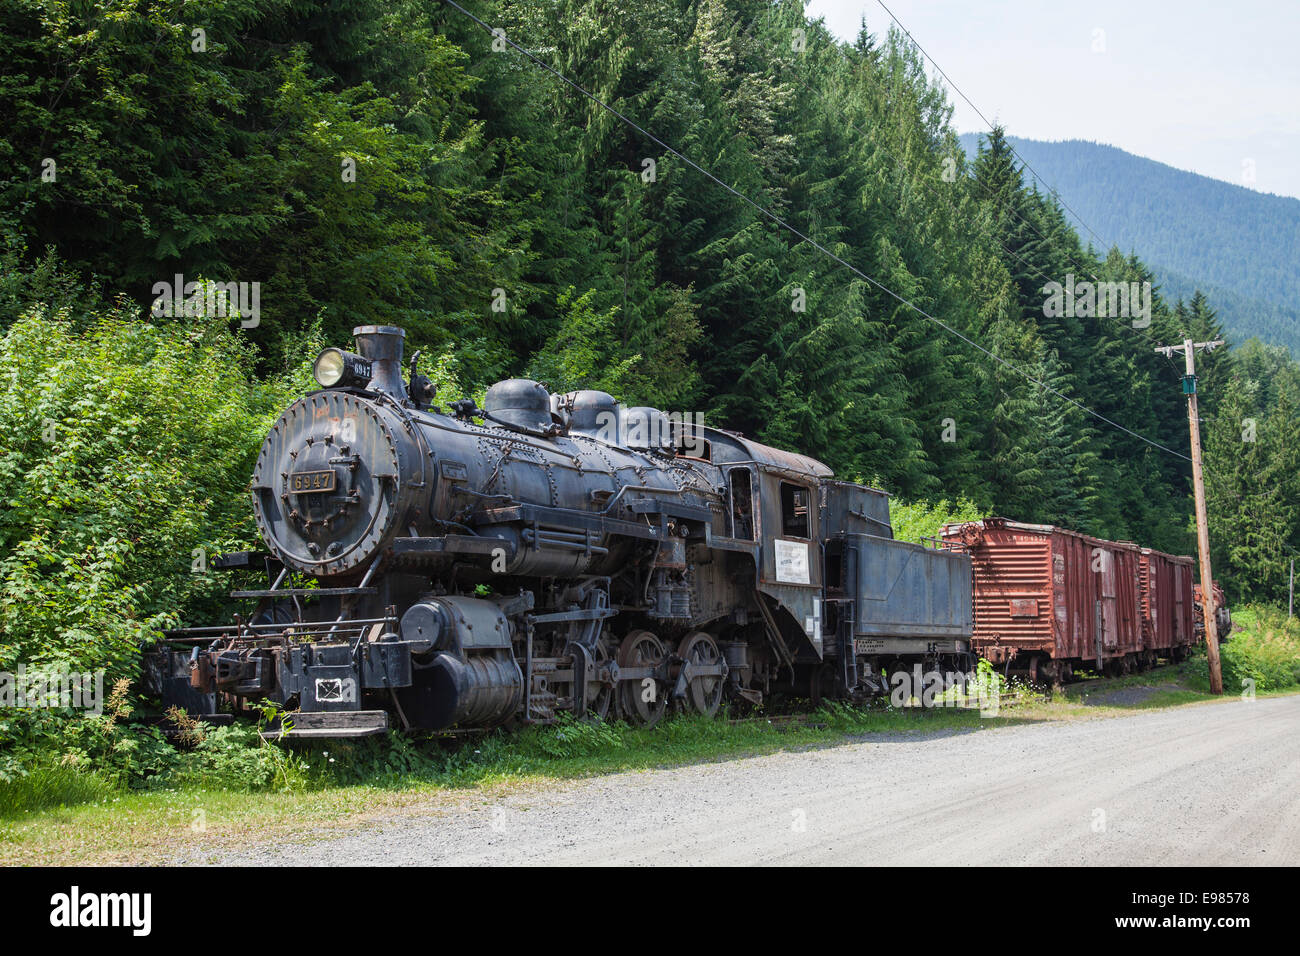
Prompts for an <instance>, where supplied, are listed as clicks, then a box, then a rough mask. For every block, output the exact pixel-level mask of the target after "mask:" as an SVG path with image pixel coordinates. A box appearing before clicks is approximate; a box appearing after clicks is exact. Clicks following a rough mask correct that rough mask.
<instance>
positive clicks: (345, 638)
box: [150, 326, 972, 737]
mask: <svg viewBox="0 0 1300 956" xmlns="http://www.w3.org/2000/svg"><path fill="white" fill-rule="evenodd" d="M353 334H354V338H355V341H356V345H355V352H353V351H344V350H341V349H333V348H331V349H326V350H325V351H324V352H322V353H321V355H320V356H319V357H318V359H317V361H316V366H315V374H316V378H317V382H318V383H319V385H320V386H321V387H320V389H319V390H317V391H313V392H311V393H310V394H307V395H305V396H303V397H302V398H300V399H299V400H297V401H295V402H294V403H293V404H292V405H290V406H289V407H288V408H287V409H285V411H284V413H283V414H282V415H281V416H280V418H279V420H278V421H277V422H276V423H275V425H274V426H273V427H272V428H271V431H270V433H269V434H268V435H267V437H266V439H265V442H264V443H263V445H262V448H261V452H260V454H259V455H258V458H257V463H256V467H255V470H254V473H253V477H252V483H251V489H252V503H253V511H254V514H255V517H256V521H257V527H258V529H259V532H260V534H261V537H262V540H263V542H264V544H265V551H264V552H262V553H255V554H254V553H242V554H236V555H227V556H224V557H223V559H221V561H220V562H219V563H220V564H221V565H222V566H225V567H243V568H250V569H251V568H258V567H260V568H262V569H264V570H265V571H266V573H267V582H266V586H265V587H264V588H260V589H253V590H243V591H236V592H234V593H233V596H234V597H236V598H240V599H247V600H249V601H255V602H256V605H255V610H254V611H253V612H252V613H250V614H249V615H247V616H246V617H239V618H236V619H235V621H234V622H233V623H231V624H228V625H219V626H215V627H200V628H190V629H186V630H182V631H173V632H169V633H168V634H167V635H165V637H166V639H165V641H163V642H162V643H161V644H160V646H159V648H158V649H157V650H156V652H155V653H153V654H152V655H151V657H150V672H151V673H152V674H153V676H154V679H155V681H156V684H155V686H156V689H157V690H158V691H159V692H160V693H161V694H162V696H163V697H164V698H165V699H167V700H168V701H169V702H173V703H179V704H181V705H182V706H185V707H186V709H187V710H189V711H190V712H191V713H192V714H193V713H200V714H201V713H212V712H214V711H216V710H218V709H219V708H221V707H226V708H227V709H228V708H230V707H231V706H235V707H239V706H241V705H243V704H247V703H250V702H258V701H262V700H270V701H274V702H276V703H278V704H279V705H280V706H281V707H282V708H284V709H285V710H286V711H288V712H290V717H289V719H288V720H286V721H285V723H284V727H283V728H282V729H283V730H284V731H287V732H288V733H289V734H290V735H291V736H300V737H311V736H361V735H366V734H372V733H379V732H383V731H384V730H386V729H388V728H389V727H398V728H405V729H429V730H446V729H480V728H488V727H493V726H498V725H501V724H505V723H508V722H518V723H539V722H540V723H545V722H550V721H553V720H555V719H556V716H557V714H559V713H561V712H566V711H567V712H570V713H574V714H578V715H582V714H594V715H598V716H603V717H615V716H617V717H622V718H624V719H628V720H630V721H634V722H637V723H640V724H653V723H654V722H656V721H657V720H658V719H659V718H660V717H661V716H662V714H663V713H664V712H665V710H666V709H667V708H668V707H669V706H675V707H680V708H685V709H689V710H692V711H695V712H698V713H703V714H709V715H712V714H714V713H715V712H717V710H718V709H719V707H720V706H721V705H722V703H723V701H724V700H731V701H733V702H734V703H735V704H736V705H737V706H751V705H758V704H761V703H762V702H763V701H764V700H765V698H766V697H768V696H770V695H772V694H787V695H796V696H801V697H809V698H812V699H814V700H816V699H818V698H821V697H829V696H837V697H846V698H852V699H863V698H867V697H870V696H873V695H876V694H880V693H882V692H885V691H886V689H887V688H886V684H885V679H884V673H885V672H886V671H888V670H891V669H895V668H897V667H899V666H903V665H907V666H910V665H911V663H912V662H917V663H926V664H928V665H932V666H944V667H947V668H948V669H961V670H966V669H968V668H969V667H970V665H971V663H972V660H971V658H970V655H969V651H970V644H969V642H970V638H971V633H972V617H971V616H972V605H971V565H970V559H969V557H967V556H966V555H964V554H958V553H954V552H950V551H944V550H936V549H933V548H926V547H922V546H919V545H913V544H907V543H903V542H899V541H895V540H893V538H892V532H891V528H890V523H889V510H888V498H887V496H886V495H885V494H884V493H883V492H880V491H877V490H875V489H871V488H868V487H865V486H862V485H858V484H855V483H852V482H845V481H838V480H835V478H834V477H833V475H832V473H831V471H830V469H829V468H827V467H826V466H825V465H823V464H821V463H820V462H817V461H815V460H813V459H811V458H807V457H805V456H802V455H798V454H794V453H791V452H787V451H782V450H779V449H776V448H771V447H768V446H766V445H763V444H760V443H758V442H754V441H751V440H749V439H747V438H745V437H744V436H742V435H740V434H738V433H735V432H730V431H726V430H723V429H718V428H711V427H706V426H705V425H703V424H702V423H701V422H698V421H694V420H692V419H691V418H690V417H689V416H687V417H685V418H681V417H677V416H669V415H666V414H665V413H663V412H661V411H659V410H657V409H653V408H636V407H631V408H629V407H625V406H623V405H621V404H620V403H619V402H617V401H616V400H615V399H614V398H613V397H612V396H610V395H608V394H606V393H604V392H599V391H591V390H586V391H576V392H569V393H566V394H551V393H550V392H548V390H547V389H546V388H545V387H544V386H542V385H541V384H539V383H537V382H532V381H528V380H524V379H511V380H508V381H504V382H499V383H497V384H496V385H493V386H492V387H491V388H489V389H488V391H487V393H486V397H485V398H484V401H483V407H482V408H478V407H476V404H475V403H474V402H472V401H470V400H462V401H458V402H453V403H452V404H451V405H450V406H449V407H448V408H446V409H443V408H440V407H437V406H435V405H434V404H433V387H432V384H431V383H430V382H429V380H428V379H426V378H425V377H423V376H421V375H420V374H419V373H418V369H417V360H418V356H417V360H413V361H412V362H411V364H410V368H409V373H408V374H407V375H406V377H405V378H404V375H403V372H404V369H403V344H404V333H403V331H402V330H401V329H399V328H393V327H376V326H366V327H362V328H358V329H355V330H354V333H353Z"/></svg>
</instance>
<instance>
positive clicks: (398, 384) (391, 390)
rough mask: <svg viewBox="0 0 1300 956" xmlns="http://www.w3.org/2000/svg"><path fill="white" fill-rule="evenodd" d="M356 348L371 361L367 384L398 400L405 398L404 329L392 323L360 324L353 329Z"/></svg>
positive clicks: (374, 389) (373, 389)
mask: <svg viewBox="0 0 1300 956" xmlns="http://www.w3.org/2000/svg"><path fill="white" fill-rule="evenodd" d="M352 337H353V338H355V339H356V340H357V351H358V352H359V353H360V354H361V355H362V357H363V358H366V359H369V360H370V362H371V363H373V365H374V375H373V376H372V377H371V379H370V385H369V388H370V389H371V390H372V391H376V392H386V393H388V394H389V395H391V396H393V398H395V399H397V400H398V401H399V402H402V401H405V400H406V386H405V385H404V384H403V382H402V347H403V344H404V341H403V340H404V339H405V338H406V330H404V329H400V328H398V327H397V326H395V325H362V326H358V327H357V328H355V329H353V330H352Z"/></svg>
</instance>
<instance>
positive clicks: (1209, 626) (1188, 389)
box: [1156, 339, 1223, 694]
mask: <svg viewBox="0 0 1300 956" xmlns="http://www.w3.org/2000/svg"><path fill="white" fill-rule="evenodd" d="M1222 344H1223V342H1222V340H1220V341H1217V342H1193V341H1192V340H1191V339H1184V340H1183V344H1182V345H1162V346H1160V347H1159V348H1157V349H1156V351H1157V352H1159V353H1161V354H1162V355H1165V356H1170V355H1172V354H1173V353H1174V352H1178V351H1181V352H1182V353H1183V354H1184V356H1185V357H1186V358H1187V374H1186V375H1184V376H1183V394H1184V395H1186V396H1187V424H1188V427H1190V428H1191V431H1192V487H1193V490H1194V492H1195V496H1196V548H1197V551H1198V552H1199V553H1200V558H1201V607H1202V609H1203V611H1204V614H1205V656H1206V658H1207V659H1208V660H1209V664H1210V693H1212V694H1222V693H1223V670H1222V668H1221V667H1220V665H1219V629H1218V625H1217V624H1216V622H1215V619H1214V615H1215V610H1216V608H1215V606H1214V577H1213V575H1211V573H1210V529H1209V527H1208V526H1207V525H1206V520H1205V475H1204V473H1203V472H1202V470H1201V419H1200V417H1199V415H1198V414H1197V411H1196V350H1197V349H1205V350H1207V351H1209V350H1210V349H1214V348H1217V347H1218V346H1220V345H1222Z"/></svg>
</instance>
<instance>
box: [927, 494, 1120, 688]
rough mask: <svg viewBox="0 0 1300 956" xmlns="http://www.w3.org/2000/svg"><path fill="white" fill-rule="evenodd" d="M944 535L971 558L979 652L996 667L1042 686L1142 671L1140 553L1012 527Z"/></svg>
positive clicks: (947, 529)
mask: <svg viewBox="0 0 1300 956" xmlns="http://www.w3.org/2000/svg"><path fill="white" fill-rule="evenodd" d="M940 533H941V535H942V538H943V541H944V543H945V546H947V547H949V548H954V549H958V550H963V551H966V552H967V553H969V554H970V556H971V562H972V565H973V571H974V598H975V636H974V646H975V649H976V650H977V651H978V652H979V653H980V654H981V655H983V656H984V657H986V658H988V659H989V660H990V661H993V662H994V663H996V664H1004V665H1006V668H1007V669H1011V670H1016V671H1024V672H1027V673H1028V675H1029V677H1030V678H1031V679H1032V680H1036V681H1037V680H1043V681H1057V680H1060V681H1064V680H1069V679H1070V677H1071V676H1072V675H1073V672H1074V671H1075V669H1077V668H1088V669H1095V670H1099V671H1104V672H1106V673H1123V672H1125V671H1128V670H1131V669H1133V668H1134V667H1136V666H1138V665H1139V664H1140V655H1141V653H1142V650H1143V638H1142V615H1141V608H1140V606H1139V600H1138V578H1139V574H1140V570H1141V568H1140V565H1141V557H1142V552H1141V549H1140V548H1139V547H1138V546H1137V545H1135V544H1129V543H1127V542H1115V541H1103V540H1101V539H1099V538H1094V537H1091V536H1089V535H1085V534H1080V533H1078V532H1076V531H1070V530H1067V529H1065V528H1058V527H1054V526H1052V525H1037V524H1024V523H1021V522H1017V521H1009V520H1007V519H1005V518H985V519H984V520H982V521H968V522H961V523H957V524H949V525H945V526H944V527H943V530H942V531H941V532H940Z"/></svg>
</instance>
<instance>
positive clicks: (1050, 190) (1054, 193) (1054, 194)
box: [876, 0, 1110, 249]
mask: <svg viewBox="0 0 1300 956" xmlns="http://www.w3.org/2000/svg"><path fill="white" fill-rule="evenodd" d="M876 2H877V3H879V4H880V7H881V9H882V10H884V11H885V12H886V13H888V14H889V18H890V19H891V20H893V21H894V22H895V23H896V24H898V29H900V30H902V31H903V33H905V34H906V35H907V38H908V39H909V40H911V41H912V42H913V43H915V44H916V48H917V49H918V50H920V51H921V54H922V55H923V56H924V57H925V58H926V59H927V60H929V61H930V63H931V65H933V66H934V68H935V69H936V70H938V71H939V75H940V76H942V77H943V78H944V80H946V81H947V83H948V85H949V86H951V87H952V88H953V89H954V90H956V91H957V95H958V96H960V97H961V98H962V99H963V100H965V101H966V103H967V105H968V106H970V108H971V109H973V110H974V111H975V112H976V113H977V114H978V115H979V118H980V119H982V120H983V121H984V125H985V126H987V127H988V128H989V129H990V130H991V129H993V128H994V124H993V123H991V122H989V118H988V117H987V116H985V115H984V114H983V113H982V112H980V108H979V107H978V106H976V105H975V104H974V103H973V102H971V98H970V97H969V96H967V95H966V94H965V93H963V92H962V91H961V87H960V86H958V85H957V84H956V83H954V82H953V81H952V77H950V76H949V75H948V74H947V73H945V72H944V71H943V67H941V66H940V65H939V63H938V61H937V60H935V58H934V57H932V56H930V54H929V53H926V52H925V47H923V46H921V44H920V43H917V40H916V37H914V36H912V34H911V32H910V31H909V30H908V29H907V27H905V26H903V21H901V20H899V19H898V17H896V16H894V11H892V10H890V9H889V7H887V6H885V0H876ZM1007 146H1008V147H1009V148H1010V150H1011V153H1012V155H1014V156H1015V157H1016V158H1017V159H1018V160H1020V161H1021V162H1022V163H1024V165H1025V169H1027V170H1029V172H1030V174H1031V175H1032V176H1033V177H1034V178H1035V179H1037V180H1038V181H1039V182H1040V183H1042V184H1043V188H1044V189H1046V190H1047V191H1048V193H1049V194H1050V195H1051V196H1052V197H1054V198H1055V199H1056V200H1057V202H1059V203H1060V204H1061V205H1062V206H1064V207H1065V208H1066V209H1069V210H1070V215H1072V216H1074V218H1075V219H1077V220H1079V225H1081V226H1083V228H1084V229H1087V230H1088V232H1089V233H1091V235H1092V237H1093V238H1094V239H1096V240H1097V241H1098V242H1099V243H1101V244H1102V246H1103V247H1105V248H1107V249H1109V248H1110V247H1109V246H1107V245H1106V240H1104V239H1102V238H1101V236H1099V235H1097V233H1096V232H1095V231H1093V228H1092V226H1090V225H1088V224H1087V223H1086V222H1084V221H1083V217H1082V216H1080V215H1079V214H1078V213H1077V212H1075V211H1074V209H1073V208H1071V206H1070V204H1069V203H1067V202H1066V201H1065V200H1064V199H1062V198H1061V194H1060V193H1058V192H1057V191H1056V190H1055V189H1054V188H1053V187H1052V184H1051V183H1049V182H1048V181H1047V180H1045V179H1043V177H1041V176H1039V175H1038V172H1037V171H1036V170H1035V169H1034V167H1033V166H1030V165H1029V162H1028V161H1027V160H1026V159H1025V157H1023V156H1021V155H1020V153H1019V152H1017V151H1016V148H1015V147H1014V146H1012V145H1011V141H1010V140H1007Z"/></svg>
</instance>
